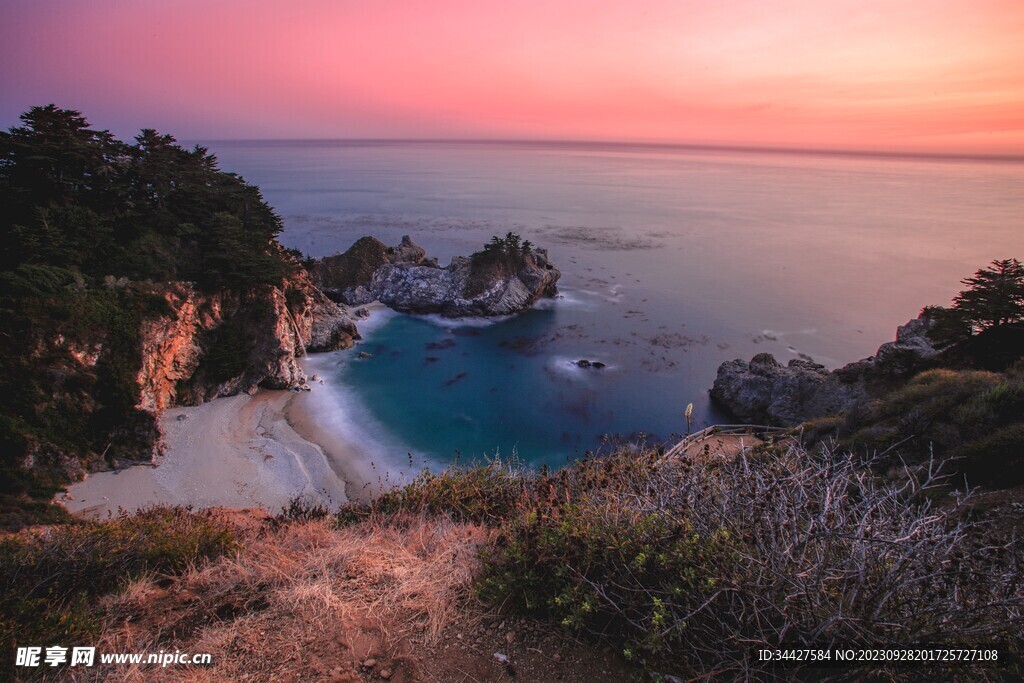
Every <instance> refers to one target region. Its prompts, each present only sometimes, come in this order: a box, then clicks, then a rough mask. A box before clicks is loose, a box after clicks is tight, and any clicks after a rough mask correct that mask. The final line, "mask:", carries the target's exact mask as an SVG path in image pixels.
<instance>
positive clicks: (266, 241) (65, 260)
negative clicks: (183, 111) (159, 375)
mask: <svg viewBox="0 0 1024 683" xmlns="http://www.w3.org/2000/svg"><path fill="white" fill-rule="evenodd" d="M21 121H22V125H20V126H16V127H14V128H11V129H10V130H9V131H8V132H0V206H2V207H3V211H2V212H0V444H2V445H3V447H4V448H3V451H2V452H0V471H2V472H3V477H2V482H3V483H2V484H0V495H9V496H14V498H10V499H9V500H17V499H18V496H20V495H21V494H26V493H27V494H29V495H31V496H33V497H46V496H49V495H50V494H52V492H53V489H54V488H55V487H56V486H57V485H59V484H60V483H61V482H66V481H67V480H68V479H69V478H71V477H73V476H74V475H75V474H76V472H75V471H74V470H75V469H77V468H78V467H79V465H80V464H88V462H89V461H90V460H91V459H93V458H96V457H99V456H100V454H103V453H105V454H106V457H108V458H113V457H128V458H131V457H136V456H137V455H138V454H139V453H141V452H148V450H149V446H150V445H151V440H152V436H153V433H154V432H153V430H154V425H153V423H152V418H151V416H147V415H145V414H143V413H141V412H140V411H138V410H136V409H135V407H134V406H135V404H136V403H137V401H138V396H137V394H138V387H137V386H136V377H137V374H138V370H139V365H140V359H139V353H138V342H139V326H140V324H141V322H142V321H143V320H144V319H146V318H148V317H151V316H155V315H159V314H161V313H165V312H166V311H167V303H166V301H165V299H164V298H163V297H162V296H161V288H160V285H157V284H154V283H160V282H166V281H172V280H174V281H178V280H186V281H192V282H195V283H196V284H197V285H198V287H199V288H200V289H206V290H220V289H238V290H244V289H248V288H250V287H253V286H256V285H261V284H278V283H280V281H281V279H282V277H283V276H284V275H286V274H287V273H288V272H290V271H291V270H292V269H293V268H295V267H296V263H295V261H294V259H293V258H292V257H290V256H289V255H288V254H286V253H285V252H284V250H283V249H282V248H281V247H280V245H278V244H277V242H276V239H275V238H276V235H277V234H278V233H279V232H280V230H281V220H280V218H279V217H278V216H277V215H276V214H275V213H274V212H273V210H272V209H271V208H270V207H269V206H267V205H266V203H265V202H264V201H263V199H262V197H261V195H260V193H259V190H258V189H257V188H256V187H254V186H252V185H249V184H248V183H246V182H245V181H243V180H242V179H241V178H239V177H238V176H236V175H234V174H230V173H223V172H221V171H219V170H218V168H217V160H216V158H214V157H213V156H212V155H210V154H209V153H208V152H207V150H206V149H203V148H202V147H195V148H193V149H191V150H187V149H184V148H182V147H180V146H178V145H177V144H176V143H175V140H174V138H173V137H171V136H169V135H161V134H158V133H157V132H156V131H153V130H150V129H146V130H143V131H142V132H141V133H140V134H139V136H138V137H137V138H136V139H135V141H134V144H130V143H126V142H122V141H119V140H116V139H115V138H114V137H113V136H112V135H111V134H110V133H108V132H106V131H96V130H93V129H92V128H90V127H89V124H88V122H87V121H86V120H85V118H84V117H83V116H82V115H81V114H80V113H78V112H76V111H72V110H67V109H59V108H57V107H56V106H54V105H47V106H44V107H33V108H32V109H30V110H29V111H27V112H26V113H25V114H23V115H22V116H21ZM240 336H241V332H240V331H239V330H238V329H235V328H228V329H225V330H223V331H222V332H221V333H220V338H218V339H217V340H215V341H216V342H217V343H216V344H215V345H214V348H213V349H212V357H211V358H210V359H208V360H207V362H206V364H207V365H208V366H209V367H208V369H209V371H210V373H211V374H212V375H213V376H214V377H224V378H227V377H229V376H234V375H237V374H239V373H240V372H241V370H240V369H239V364H240V363H244V362H245V360H246V358H247V355H246V354H236V352H237V351H239V350H241V349H242V347H244V346H245V344H244V341H243V340H241V339H240ZM25 463H29V466H26V467H23V466H22V465H23V464H25Z"/></svg>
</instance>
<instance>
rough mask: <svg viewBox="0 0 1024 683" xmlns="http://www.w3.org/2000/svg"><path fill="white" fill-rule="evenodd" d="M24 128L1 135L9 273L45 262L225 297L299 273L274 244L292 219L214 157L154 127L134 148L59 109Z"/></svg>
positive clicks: (33, 116) (1, 247) (3, 239)
mask: <svg viewBox="0 0 1024 683" xmlns="http://www.w3.org/2000/svg"><path fill="white" fill-rule="evenodd" d="M21 120H22V123H23V125H22V126H20V127H15V128H12V129H11V130H10V131H9V132H7V133H0V205H3V206H4V212H3V215H2V216H0V272H9V271H14V270H15V269H17V268H18V267H19V266H20V265H22V264H38V265H47V266H54V267H60V268H67V269H72V270H76V271H78V272H80V273H82V274H83V275H86V276H93V277H102V276H105V275H114V276H115V277H127V278H130V279H133V280H190V281H194V282H197V283H198V284H200V285H201V286H203V287H209V288H218V287H244V286H247V285H250V284H258V283H272V282H275V281H277V280H279V279H280V277H281V275H282V274H283V273H284V272H286V271H288V270H289V269H290V268H292V267H293V264H294V261H293V259H291V258H289V257H288V256H287V255H286V254H285V253H284V252H283V250H281V249H280V247H279V246H278V245H277V244H276V242H275V241H274V238H275V236H276V235H277V234H278V233H279V232H280V230H281V220H280V218H279V217H278V216H277V215H276V214H275V213H274V212H273V210H272V209H270V207H268V206H267V205H266V204H265V203H264V202H263V199H262V197H261V195H260V193H259V190H258V189H257V188H256V187H254V186H252V185H249V184H247V183H245V182H244V181H243V180H242V179H241V178H239V177H238V176H236V175H234V174H230V173H222V172H220V171H219V170H218V169H217V160H216V158H215V157H213V156H212V155H210V154H208V152H207V150H206V149H204V148H202V147H195V148H194V149H192V150H186V149H184V148H182V147H179V146H178V145H177V144H175V140H174V138H173V137H171V136H169V135H159V134H158V133H156V132H155V131H153V130H150V129H146V130H143V131H142V133H141V134H140V135H139V136H138V137H137V138H136V142H135V144H134V145H132V144H127V143H124V142H121V141H119V140H116V139H114V137H113V136H112V135H110V133H108V132H106V131H95V130H92V129H91V128H90V127H89V124H88V122H87V121H86V120H85V119H84V118H83V117H82V115H81V114H80V113H78V112H76V111H72V110H66V109H58V108H57V107H56V106H54V105H47V106H45V107H33V108H32V109H30V110H29V111H28V112H26V113H25V114H23V115H22V117H21Z"/></svg>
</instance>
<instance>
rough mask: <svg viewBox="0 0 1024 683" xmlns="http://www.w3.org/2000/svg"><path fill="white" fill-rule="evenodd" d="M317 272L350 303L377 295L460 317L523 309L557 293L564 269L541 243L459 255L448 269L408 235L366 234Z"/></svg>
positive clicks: (411, 309)
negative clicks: (387, 240)
mask: <svg viewBox="0 0 1024 683" xmlns="http://www.w3.org/2000/svg"><path fill="white" fill-rule="evenodd" d="M313 275H314V280H315V282H316V283H317V285H318V286H319V287H320V288H321V289H323V291H324V292H326V293H327V294H328V295H329V296H330V297H331V298H333V299H336V300H338V301H342V302H344V303H346V304H348V305H350V306H359V305H363V304H366V303H369V302H371V301H375V300H376V301H380V302H382V303H384V304H385V305H387V306H389V307H391V308H393V309H395V310H396V311H401V312H403V313H440V314H441V315H444V316H447V317H452V318H458V317H466V316H499V315H511V314H513V313H518V312H520V311H523V310H525V309H527V308H529V307H530V306H531V305H533V303H534V302H535V301H536V300H537V299H539V298H540V297H542V296H551V295H554V294H555V293H556V291H557V283H558V278H559V276H560V275H561V273H560V272H559V271H558V269H557V268H555V266H554V265H553V264H552V263H551V262H550V260H549V259H548V254H547V251H546V250H544V249H537V248H533V249H531V250H530V251H529V252H526V253H523V254H521V255H518V256H517V258H516V259H515V260H514V261H508V262H500V263H484V262H482V261H481V260H475V259H473V258H470V257H465V256H457V257H455V258H453V259H452V262H451V264H449V265H448V266H447V267H444V268H442V267H440V266H438V265H437V262H436V260H434V259H428V258H427V257H426V252H425V251H424V250H423V248H422V247H419V246H418V245H416V244H415V243H413V241H412V240H411V239H410V238H409V237H408V236H405V237H403V238H402V242H401V244H399V245H398V246H397V247H388V246H385V245H384V244H383V243H382V242H380V241H379V240H376V239H374V238H372V237H363V238H362V239H360V240H358V241H357V242H356V243H355V244H353V245H352V247H351V248H350V249H349V250H348V251H347V252H345V253H344V254H338V255H336V256H329V257H327V258H325V259H323V260H322V261H320V262H319V263H318V264H317V265H316V266H314V268H313Z"/></svg>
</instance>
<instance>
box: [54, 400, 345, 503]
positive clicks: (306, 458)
mask: <svg viewBox="0 0 1024 683" xmlns="http://www.w3.org/2000/svg"><path fill="white" fill-rule="evenodd" d="M313 384H314V386H313V387H312V391H309V392H298V393H296V392H291V391H267V390H264V391H260V392H258V393H256V394H255V395H253V396H248V395H239V396H231V397H228V398H220V399H216V400H214V401H211V402H209V403H205V404H203V405H201V406H194V407H183V408H172V409H170V410H168V411H167V412H166V413H165V414H164V415H163V416H162V417H161V420H160V422H161V427H162V429H163V432H164V442H165V444H166V451H165V453H164V455H163V456H162V457H161V458H160V459H159V464H158V465H157V466H155V467H154V466H149V465H139V466H134V467H129V468H126V469H122V470H118V471H110V472H98V473H95V474H92V475H90V476H89V477H88V478H87V479H85V480H84V481H81V482H78V483H76V484H73V485H72V486H70V487H69V488H68V492H67V494H60V495H58V496H57V499H58V501H59V502H61V503H63V504H64V505H65V506H66V507H67V508H68V509H69V510H71V511H72V512H75V513H81V514H83V515H85V516H89V517H98V518H103V517H106V516H108V515H110V514H116V513H117V512H118V510H119V509H124V510H126V511H134V510H137V509H139V508H142V507H146V506H149V505H154V504H167V505H191V506H194V507H197V508H202V507H211V506H225V507H238V508H248V507H259V508H264V509H266V510H268V511H270V512H272V513H274V512H277V511H279V510H280V509H281V508H282V507H284V506H285V505H287V504H288V502H289V501H290V500H292V499H294V498H297V497H302V498H305V499H308V500H311V501H315V502H320V503H323V504H326V505H328V506H330V507H336V506H337V505H338V504H340V503H344V502H346V501H348V500H349V499H350V497H349V492H348V491H347V489H348V488H349V484H350V483H352V484H355V483H356V482H352V481H350V480H349V479H346V478H344V473H345V472H350V473H352V474H357V473H358V472H359V468H358V467H356V466H354V465H352V464H351V463H352V461H353V460H355V459H357V458H359V457H360V456H359V452H358V449H357V448H355V446H354V445H353V444H349V443H346V442H345V441H343V440H342V439H340V438H339V437H337V436H332V435H327V434H323V433H321V432H318V430H317V429H316V426H315V424H314V421H313V420H312V419H311V418H310V417H309V415H308V412H307V409H308V407H309V406H310V405H311V404H312V403H314V402H315V401H316V398H317V396H316V394H317V393H318V390H319V391H323V389H324V388H323V387H322V386H320V385H318V384H317V383H315V382H314V383H313ZM313 435H316V436H313ZM311 437H312V438H314V439H317V440H311ZM319 439H322V442H321V441H320V440H319ZM352 474H350V475H349V476H352ZM355 497H359V494H358V493H357V494H356V495H355Z"/></svg>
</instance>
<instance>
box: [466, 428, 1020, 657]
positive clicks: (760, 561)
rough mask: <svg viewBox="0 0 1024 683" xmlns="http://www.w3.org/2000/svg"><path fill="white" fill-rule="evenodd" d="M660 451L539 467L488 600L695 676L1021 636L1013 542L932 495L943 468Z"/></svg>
mask: <svg viewBox="0 0 1024 683" xmlns="http://www.w3.org/2000/svg"><path fill="white" fill-rule="evenodd" d="M659 458H660V456H659V455H658V454H657V453H656V452H646V453H642V454H638V455H637V454H627V453H621V454H619V455H616V456H613V457H611V458H609V459H607V460H600V461H585V462H583V463H580V464H578V465H576V466H574V467H573V468H570V469H569V470H565V471H562V472H559V473H557V474H555V475H550V476H536V477H534V478H532V479H531V480H530V484H529V486H528V495H527V496H526V497H525V498H524V501H525V502H524V504H523V505H521V506H519V507H518V508H517V509H516V510H515V513H514V514H513V515H512V516H510V517H508V518H507V519H506V521H505V522H504V523H503V524H502V525H501V527H500V533H499V536H498V539H497V542H496V544H495V546H494V547H493V548H492V549H490V550H489V551H488V552H487V553H486V556H485V574H484V576H483V578H482V579H481V582H480V593H481V596H482V597H483V598H485V599H487V600H489V601H491V602H493V603H494V604H500V605H508V606H511V607H513V608H515V609H519V610H523V611H526V612H529V613H532V614H535V615H540V616H548V617H554V618H555V619H557V620H558V621H559V622H560V623H562V624H564V625H565V626H567V627H570V628H572V629H574V630H577V631H583V632H586V633H589V634H591V635H593V636H595V637H598V638H601V639H604V640H606V641H608V642H611V643H614V644H616V646H619V647H621V646H622V645H623V644H625V650H624V654H626V655H627V656H628V657H638V658H648V659H650V658H652V657H653V658H654V659H659V658H660V659H661V661H662V662H663V663H665V662H667V663H668V664H665V665H666V666H673V667H677V668H679V669H680V670H681V671H685V672H686V673H688V674H692V673H693V672H694V671H697V672H701V673H702V674H704V675H712V674H720V675H723V676H725V677H735V676H743V675H746V676H749V675H752V674H751V666H754V663H753V662H752V661H751V658H750V653H751V652H752V651H754V650H755V649H756V648H759V647H775V646H778V645H780V644H792V645H812V644H814V645H823V644H827V645H832V644H835V645H837V646H838V645H840V644H852V643H856V644H864V645H881V644H885V643H891V642H902V643H924V642H973V643H976V642H979V641H982V640H985V639H989V640H993V639H997V638H1000V637H1004V638H1009V639H1010V640H1011V641H1013V642H1016V641H1015V639H1016V635H1015V634H1017V633H1018V632H1019V628H1020V625H1021V621H1022V619H1021V608H1022V606H1024V595H1022V593H1021V588H1020V586H1019V582H1018V574H1017V569H1016V566H1015V564H1014V561H1013V559H1012V558H1013V552H1017V553H1019V550H1020V549H1019V547H1018V546H1017V545H1015V544H1016V541H1015V540H1008V541H992V542H986V540H984V539H986V534H985V529H984V528H983V527H982V526H981V525H980V524H978V523H973V522H966V521H963V515H961V512H960V510H959V509H958V508H957V507H956V506H943V507H940V506H938V505H936V504H935V503H933V502H932V499H933V495H932V494H933V492H934V491H935V490H936V488H937V487H939V486H940V485H941V484H942V483H943V477H942V476H940V470H941V468H940V467H938V466H936V465H934V464H933V466H932V467H930V468H929V467H926V468H924V469H923V470H921V471H920V472H918V473H916V474H914V475H913V476H908V477H907V478H905V479H904V480H902V482H901V483H899V484H895V483H884V482H880V481H878V480H876V479H875V478H873V477H872V476H871V475H869V474H868V473H866V472H865V471H864V470H863V469H861V468H859V466H858V465H857V464H856V463H855V460H854V459H853V458H852V457H850V456H849V454H845V453H840V452H838V451H835V450H832V449H824V450H823V451H822V452H821V453H820V454H818V455H816V456H812V455H810V454H808V453H807V452H806V451H803V450H802V449H800V448H799V447H796V446H793V447H791V448H790V449H788V450H785V451H781V452H780V450H779V449H765V450H763V451H762V452H759V453H757V454H753V453H744V454H742V455H741V456H739V457H738V458H736V459H735V460H732V461H716V462H711V461H707V460H702V461H686V460H679V461H669V462H659ZM1011 551H1012V552H1011ZM650 664H651V662H649V665H650ZM762 673H764V672H762Z"/></svg>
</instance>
